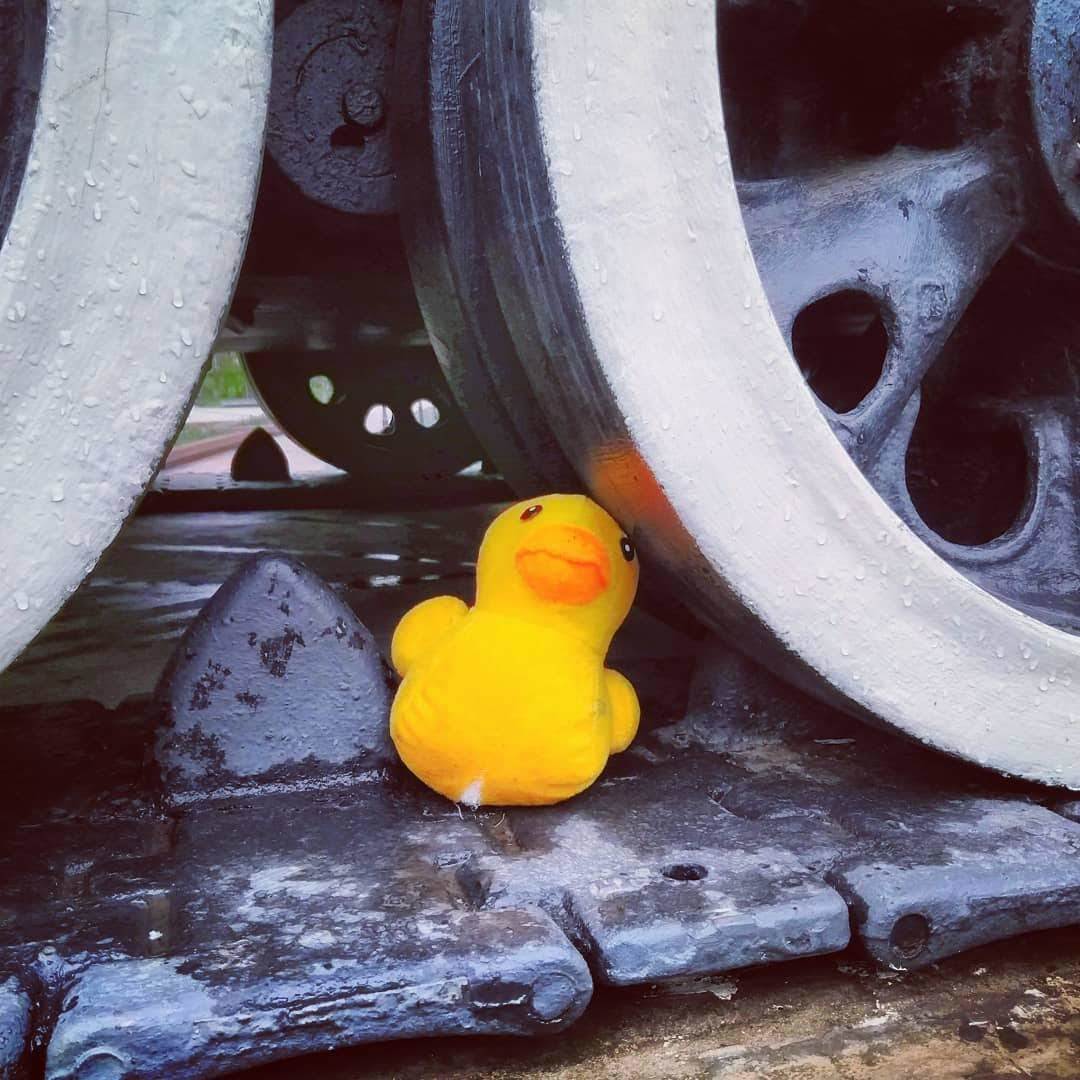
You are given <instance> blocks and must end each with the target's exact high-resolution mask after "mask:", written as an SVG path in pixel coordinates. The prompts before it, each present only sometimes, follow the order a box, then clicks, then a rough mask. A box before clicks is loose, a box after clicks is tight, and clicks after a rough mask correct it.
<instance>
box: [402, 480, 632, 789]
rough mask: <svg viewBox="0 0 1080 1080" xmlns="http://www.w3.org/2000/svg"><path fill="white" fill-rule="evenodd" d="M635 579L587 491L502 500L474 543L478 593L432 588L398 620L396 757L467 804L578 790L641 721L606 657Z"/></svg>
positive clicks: (625, 545)
mask: <svg viewBox="0 0 1080 1080" xmlns="http://www.w3.org/2000/svg"><path fill="white" fill-rule="evenodd" d="M637 583H638V560H637V556H636V554H635V551H634V545H633V544H632V543H631V542H630V539H629V538H628V537H627V536H626V535H625V534H624V533H623V531H622V529H621V528H620V527H619V525H618V524H617V523H616V522H615V521H614V519H613V518H611V517H610V515H608V514H607V513H606V512H605V511H604V510H603V509H601V507H599V506H597V504H596V503H594V502H593V501H592V500H591V499H589V498H587V497H586V496H584V495H547V496H545V497H543V498H539V499H531V500H528V501H526V502H521V503H518V504H517V505H515V506H512V507H510V509H509V510H506V511H504V512H503V513H501V514H500V515H499V516H498V517H497V518H496V519H495V520H494V521H493V522H492V523H491V525H490V526H489V527H488V530H487V532H486V533H485V534H484V540H483V543H482V544H481V545H480V555H479V557H478V560H477V570H476V603H475V605H474V606H473V607H471V608H470V607H468V606H467V605H466V604H465V603H464V602H463V601H461V600H459V599H458V598H457V597H454V596H437V597H434V598H433V599H431V600H425V601H424V602H423V603H422V604H418V605H417V606H416V607H414V608H412V610H410V611H409V612H408V613H406V615H405V616H404V618H402V620H401V622H400V623H398V626H397V629H396V630H395V631H394V638H393V642H392V645H391V659H392V660H393V664H394V667H395V668H396V669H397V671H398V674H400V675H401V676H402V679H403V681H402V683H401V686H400V687H399V688H398V692H397V695H396V697H395V698H394V706H393V709H392V711H391V714H390V735H391V737H392V738H393V740H394V745H395V746H396V747H397V750H398V753H399V754H400V755H401V760H402V761H404V762H405V764H406V765H407V766H408V768H409V769H410V770H411V771H412V772H413V773H415V774H416V776H418V777H419V778H420V779H421V780H422V781H423V782H424V783H425V784H427V785H428V787H431V788H434V790H435V791H438V792H440V793H441V794H442V795H445V796H446V797H447V798H448V799H451V800H453V801H454V802H460V803H464V804H466V805H468V806H473V807H475V806H481V805H503V806H530V805H533V806H535V805H544V804H548V803H555V802H560V801H561V800H563V799H568V798H569V797H570V796H571V795H576V794H577V793H578V792H579V791H583V790H584V789H585V788H587V787H588V786H589V785H590V784H591V783H592V782H593V781H594V780H595V779H596V778H597V777H598V776H599V775H600V773H601V771H602V770H603V768H604V766H605V764H606V763H607V759H608V756H609V755H610V754H612V753H618V752H619V751H620V750H625V749H626V748H627V747H628V746H629V745H630V742H631V740H632V739H633V738H634V735H635V734H636V732H637V727H638V719H639V715H640V709H639V706H638V699H637V694H636V693H635V692H634V688H633V686H631V685H630V683H629V681H628V680H627V679H625V678H624V677H623V676H622V675H620V674H619V673H618V672H616V671H612V670H611V669H610V668H605V667H604V658H605V656H606V655H607V651H608V647H609V646H610V644H611V639H612V637H613V636H614V634H615V631H616V630H618V628H619V626H620V624H621V623H622V621H623V619H625V618H626V615H627V612H629V610H630V605H631V604H632V603H633V602H634V594H635V593H636V592H637Z"/></svg>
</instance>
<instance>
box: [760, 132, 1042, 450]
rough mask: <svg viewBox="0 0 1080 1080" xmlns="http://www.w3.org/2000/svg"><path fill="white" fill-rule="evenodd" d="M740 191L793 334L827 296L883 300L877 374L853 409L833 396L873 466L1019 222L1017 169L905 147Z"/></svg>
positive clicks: (852, 438) (848, 435)
mask: <svg viewBox="0 0 1080 1080" xmlns="http://www.w3.org/2000/svg"><path fill="white" fill-rule="evenodd" d="M739 194H740V198H741V200H742V204H743V213H744V217H745V220H746V225H747V230H748V232H749V234H750V238H751V242H752V246H753V250H754V254H755V257H756V259H757V263H758V268H759V270H760V272H761V276H762V279H763V282H764V284H765V288H766V291H767V293H768V296H769V301H770V303H771V304H772V306H773V310H774V311H775V313H776V316H777V320H778V322H779V324H780V327H781V329H782V330H783V331H784V333H785V334H786V335H787V337H788V340H789V342H792V340H793V330H794V329H795V327H796V320H797V318H798V317H799V315H800V313H801V312H803V311H805V310H806V309H808V308H809V306H810V305H812V304H814V303H815V302H817V301H820V300H822V299H823V298H826V297H829V296H835V295H836V294H841V293H843V294H844V295H845V296H849V295H853V294H854V295H857V294H859V293H862V294H866V295H868V296H869V297H872V298H873V300H874V301H875V302H876V304H877V305H878V307H879V309H880V311H881V318H882V320H883V323H884V326H885V327H886V329H887V331H888V344H887V350H886V351H885V353H884V356H883V357H881V358H880V360H879V362H880V364H881V366H880V377H878V378H877V379H876V382H874V385H873V388H872V389H871V390H870V391H869V392H868V393H867V394H866V395H865V397H863V398H862V400H861V401H859V403H858V404H857V405H856V406H855V407H854V408H849V409H848V411H845V412H841V411H839V408H830V407H829V403H828V402H827V401H826V402H824V408H825V411H826V413H827V414H828V415H829V418H830V421H831V422H832V423H833V426H834V428H835V429H836V430H837V433H838V435H839V437H840V438H841V440H842V441H843V442H844V444H845V446H846V447H847V448H848V450H849V451H850V452H851V454H852V456H853V457H854V458H855V459H856V460H857V461H858V462H859V464H860V465H863V466H864V467H865V466H866V465H867V464H868V463H869V462H870V461H872V460H873V458H874V456H875V455H876V453H877V452H878V450H879V448H880V446H881V445H882V442H883V441H884V440H885V438H886V437H887V434H888V432H889V430H890V429H891V428H892V427H893V426H894V425H895V424H896V422H897V420H898V418H899V416H900V414H901V413H902V412H903V410H904V406H905V404H906V403H907V401H908V400H909V399H910V398H911V395H912V393H913V392H914V390H915V389H916V388H917V387H918V385H919V383H920V382H921V380H922V377H923V375H924V374H925V373H926V371H927V370H928V369H929V368H930V366H931V365H932V364H933V363H934V360H935V359H936V357H937V355H938V353H939V352H940V350H941V347H942V345H943V344H944V343H945V341H946V339H947V338H948V337H949V334H950V333H951V332H952V330H953V328H954V327H955V326H956V323H957V321H958V320H959V318H960V316H961V315H962V314H963V312H964V310H965V308H966V307H967V305H968V303H969V302H970V300H971V298H972V296H973V295H974V294H975V292H976V290H977V289H978V287H979V285H980V283H981V282H982V281H983V280H984V279H985V278H986V276H987V274H988V273H989V272H990V270H991V269H992V268H993V267H994V265H995V264H996V263H997V261H998V259H999V258H1000V257H1001V255H1002V254H1003V253H1004V251H1005V250H1006V249H1007V248H1008V246H1009V244H1010V243H1011V241H1012V240H1013V238H1014V237H1015V235H1016V233H1017V231H1018V229H1019V227H1020V225H1021V224H1022V219H1021V215H1020V213H1019V211H1018V210H1017V207H1016V200H1015V199H1014V197H1013V194H1012V187H1011V183H1010V181H1009V178H1008V176H1007V175H1006V174H1005V171H1004V170H1003V169H1002V168H1001V167H1000V166H999V165H997V164H995V162H994V159H993V157H992V156H991V155H990V154H989V153H988V152H987V151H984V150H981V149H973V148H969V149H966V150H959V151H952V152H948V153H932V154H923V153H920V154H916V153H912V152H910V151H897V152H895V153H893V154H891V155H889V156H888V157H886V158H882V159H876V160H874V161H873V162H869V163H866V164H860V165H858V166H853V167H850V168H848V169H845V170H843V171H841V172H834V173H829V174H826V175H823V176H813V177H805V178H801V179H792V180H782V181H766V182H753V183H745V184H742V185H740V188H739ZM796 235H797V236H798V238H799V242H798V243H792V237H793V236H796ZM856 323H858V320H857V319H856ZM864 329H865V327H863V326H861V325H858V324H857V325H856V326H855V331H856V332H863V330H864ZM833 332H834V334H835V337H834V339H833V340H832V342H831V343H830V340H829V334H826V335H825V339H824V341H822V340H820V339H819V340H818V342H817V347H818V351H820V350H821V348H824V349H825V350H826V353H827V352H828V350H829V348H830V347H834V349H840V348H841V347H842V339H843V336H844V333H845V329H844V328H843V327H842V326H841V327H839V328H836V329H835V330H834V331H833ZM883 341H884V337H883ZM883 348H884V346H883ZM794 351H795V352H796V354H797V357H798V353H799V349H797V348H795V349H794ZM835 356H836V357H839V356H840V353H839V352H836V353H835ZM834 362H837V363H839V362H842V361H841V360H835V361H834ZM869 362H871V363H873V362H874V360H873V358H872V357H871V358H870V359H869ZM804 370H805V365H804ZM874 374H876V373H874ZM810 375H811V373H810V372H808V377H810ZM873 377H874V375H873V374H872V375H871V379H873ZM810 381H811V384H813V378H812V377H811V378H810Z"/></svg>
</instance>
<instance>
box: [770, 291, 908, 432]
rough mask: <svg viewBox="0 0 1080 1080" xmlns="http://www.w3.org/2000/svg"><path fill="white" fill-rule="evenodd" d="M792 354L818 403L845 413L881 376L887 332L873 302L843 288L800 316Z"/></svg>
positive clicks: (870, 298)
mask: <svg viewBox="0 0 1080 1080" xmlns="http://www.w3.org/2000/svg"><path fill="white" fill-rule="evenodd" d="M791 350H792V352H793V353H794V354H795V359H796V361H797V362H798V364H799V367H800V368H801V369H802V373H803V377H804V378H805V379H806V381H807V383H808V384H809V385H810V389H811V390H813V391H814V393H815V394H816V395H817V396H818V398H819V400H821V401H822V402H824V403H825V404H826V405H827V406H828V407H829V408H830V409H833V410H834V411H835V412H838V413H846V412H851V410H852V409H854V408H855V407H856V406H857V405H858V404H859V402H861V401H862V400H863V398H865V397H866V395H867V394H869V393H870V391H871V390H873V389H874V387H875V386H876V385H877V382H878V379H880V378H881V372H882V370H883V368H884V366H885V354H886V353H887V352H888V351H889V334H888V331H887V330H886V329H885V322H884V320H883V319H882V317H881V310H880V307H879V306H878V303H877V301H876V300H875V299H874V298H873V297H872V296H870V295H869V294H868V293H864V292H860V291H859V290H858V289H845V290H843V291H842V292H837V293H833V294H832V295H831V296H825V297H822V299H820V300H815V301H814V303H812V304H809V305H807V306H806V307H805V308H803V310H802V311H800V312H799V314H798V317H797V318H796V319H795V323H794V325H793V326H792V328H791Z"/></svg>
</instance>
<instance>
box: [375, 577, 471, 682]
mask: <svg viewBox="0 0 1080 1080" xmlns="http://www.w3.org/2000/svg"><path fill="white" fill-rule="evenodd" d="M468 610H469V608H468V606H467V605H466V603H465V601H464V600H460V599H458V597H456V596H433V597H432V598H431V599H430V600H425V601H424V602H423V603H422V604H417V605H416V607H414V608H412V609H410V610H409V611H407V612H406V613H405V614H404V616H402V619H401V622H399V623H398V624H397V628H396V629H395V630H394V637H393V640H392V641H391V643H390V659H391V661H392V662H393V665H394V670H395V671H397V673H398V674H399V675H400V676H401V677H402V678H404V677H405V675H406V674H407V673H408V670H409V668H410V667H412V665H413V664H415V663H416V661H417V660H419V659H420V658H421V657H422V656H423V655H424V654H425V653H427V652H429V651H430V650H431V649H432V648H433V647H434V646H435V645H436V644H437V643H438V642H439V641H440V640H441V639H442V638H444V637H445V636H446V635H447V634H448V633H449V632H450V631H451V630H452V629H453V628H454V627H455V626H457V625H458V623H460V622H461V620H462V619H464V618H465V615H466V613H467V612H468Z"/></svg>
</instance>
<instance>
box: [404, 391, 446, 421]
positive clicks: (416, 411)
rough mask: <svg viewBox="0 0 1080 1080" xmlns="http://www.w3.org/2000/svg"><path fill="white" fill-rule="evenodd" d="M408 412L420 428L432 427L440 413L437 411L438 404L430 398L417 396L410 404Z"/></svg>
mask: <svg viewBox="0 0 1080 1080" xmlns="http://www.w3.org/2000/svg"><path fill="white" fill-rule="evenodd" d="M409 412H410V413H412V418H413V419H414V420H415V421H416V422H417V423H418V424H419V425H420V426H421V427H422V428H433V427H434V426H435V425H436V424H437V423H438V422H439V418H440V416H441V415H442V414H441V413H440V412H439V406H438V405H436V404H435V402H434V401H432V400H431V398H426V397H422V398H417V399H416V400H415V401H414V402H413V403H412V404H411V405H410V406H409Z"/></svg>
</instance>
